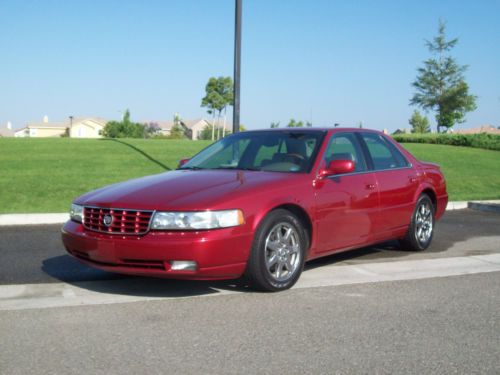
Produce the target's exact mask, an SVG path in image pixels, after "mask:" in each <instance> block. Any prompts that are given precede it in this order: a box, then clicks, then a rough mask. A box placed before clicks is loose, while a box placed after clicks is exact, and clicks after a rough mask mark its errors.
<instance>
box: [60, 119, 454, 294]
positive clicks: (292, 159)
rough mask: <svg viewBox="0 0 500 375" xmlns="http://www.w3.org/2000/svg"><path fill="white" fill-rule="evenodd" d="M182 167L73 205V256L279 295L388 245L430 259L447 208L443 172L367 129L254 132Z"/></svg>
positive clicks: (67, 236) (69, 239)
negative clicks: (327, 260) (335, 262)
mask: <svg viewBox="0 0 500 375" xmlns="http://www.w3.org/2000/svg"><path fill="white" fill-rule="evenodd" d="M181 164H182V165H181V166H180V167H179V168H178V169H177V170H175V171H171V172H166V173H161V174H158V175H153V176H147V177H143V178H138V179H135V180H130V181H126V182H123V183H118V184H115V185H111V186H107V187H104V188H101V189H98V190H95V191H92V192H89V193H87V194H84V195H83V196H81V197H79V198H77V199H76V200H75V201H74V203H73V204H72V206H71V220H70V221H68V222H67V223H66V224H65V225H64V228H63V229H62V239H63V242H64V245H65V247H66V249H67V251H68V252H69V253H70V254H72V255H73V256H75V257H77V258H78V259H79V260H81V261H82V262H84V263H86V264H88V265H90V266H93V267H97V268H100V269H103V270H106V271H111V272H118V273H127V274H135V275H147V276H158V277H172V278H186V279H198V280H206V279H230V278H238V277H240V276H242V275H246V276H247V278H248V280H249V281H250V283H251V285H253V286H254V287H255V288H257V289H260V290H269V291H278V290H283V289H287V288H290V287H291V286H292V285H293V284H294V283H295V282H296V281H297V280H298V278H299V276H300V274H301V272H302V269H303V266H304V262H305V261H307V260H311V259H314V258H318V257H322V256H325V255H329V254H332V253H336V252H339V251H345V250H349V249H353V248H357V247H363V246H367V245H370V244H375V243H378V242H382V241H386V240H390V239H399V240H401V244H402V246H403V247H404V248H405V249H410V250H424V249H426V248H427V247H428V246H429V245H430V243H431V240H432V236H433V232H434V224H435V220H437V219H439V218H440V217H441V216H442V215H443V213H444V210H445V207H446V204H447V201H448V195H447V193H446V182H445V179H444V177H443V174H442V173H441V171H440V170H439V167H438V166H437V165H435V164H431V163H425V162H421V161H418V160H417V159H415V157H413V156H412V155H411V154H410V153H409V152H408V151H406V150H405V149H403V148H402V147H400V146H399V145H398V144H397V143H396V142H394V141H393V140H392V138H390V137H388V136H386V135H384V134H382V133H380V132H376V131H371V130H364V129H315V128H307V129H302V128H295V129H293V128H290V129H270V130H261V131H248V132H243V133H238V134H234V135H231V136H228V137H226V138H224V139H222V140H220V141H219V142H217V143H214V144H212V145H210V146H209V147H207V148H206V149H204V150H203V151H201V152H200V153H198V154H197V155H195V156H194V157H193V158H191V159H190V160H183V161H182V162H181Z"/></svg>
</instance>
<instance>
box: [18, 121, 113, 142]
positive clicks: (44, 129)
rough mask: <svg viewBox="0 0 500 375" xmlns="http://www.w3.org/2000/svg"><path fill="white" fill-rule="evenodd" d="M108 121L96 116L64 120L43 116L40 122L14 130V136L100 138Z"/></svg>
mask: <svg viewBox="0 0 500 375" xmlns="http://www.w3.org/2000/svg"><path fill="white" fill-rule="evenodd" d="M107 122H108V121H107V120H104V119H102V118H98V117H81V118H70V119H68V120H67V121H64V122H49V119H48V117H47V116H44V118H43V121H42V122H31V123H28V124H26V126H25V127H24V128H21V129H18V130H16V131H15V136H16V137H34V138H43V137H63V136H69V137H72V138H102V130H103V128H104V126H105V125H106V123H107Z"/></svg>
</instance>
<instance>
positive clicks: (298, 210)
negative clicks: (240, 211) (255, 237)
mask: <svg viewBox="0 0 500 375" xmlns="http://www.w3.org/2000/svg"><path fill="white" fill-rule="evenodd" d="M277 209H284V210H287V211H290V212H291V213H293V214H294V215H295V216H297V218H298V219H299V220H300V221H301V223H302V224H303V225H304V229H305V231H306V234H307V246H306V252H309V250H310V248H311V244H312V242H313V222H312V219H311V217H310V215H309V213H308V212H307V210H306V209H305V208H304V207H302V206H301V205H299V204H297V203H291V202H283V203H280V204H275V205H273V206H272V207H270V208H269V209H268V210H266V211H265V212H264V213H263V214H262V215H260V216H259V218H258V220H257V221H256V222H255V228H257V227H258V226H259V225H260V223H261V222H262V220H263V219H264V218H265V217H266V216H267V215H268V214H269V213H271V212H272V211H275V210H277Z"/></svg>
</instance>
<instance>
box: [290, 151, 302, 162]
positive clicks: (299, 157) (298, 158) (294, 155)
mask: <svg viewBox="0 0 500 375" xmlns="http://www.w3.org/2000/svg"><path fill="white" fill-rule="evenodd" d="M286 156H291V157H292V158H295V159H297V160H298V162H299V163H302V162H303V161H304V159H305V158H304V155H301V154H296V153H293V154H286Z"/></svg>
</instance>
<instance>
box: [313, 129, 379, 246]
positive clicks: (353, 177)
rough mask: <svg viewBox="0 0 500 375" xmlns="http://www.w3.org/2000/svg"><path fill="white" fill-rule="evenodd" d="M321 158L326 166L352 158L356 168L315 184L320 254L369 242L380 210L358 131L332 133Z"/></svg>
mask: <svg viewBox="0 0 500 375" xmlns="http://www.w3.org/2000/svg"><path fill="white" fill-rule="evenodd" d="M322 157H323V161H322V162H323V163H324V165H326V164H328V163H329V162H330V161H332V160H335V159H337V160H345V159H347V160H352V161H354V163H355V166H356V170H355V172H354V173H349V174H344V175H335V176H331V177H328V178H325V179H322V180H319V181H318V183H317V184H316V192H315V194H316V218H317V243H316V248H317V251H318V252H319V253H322V252H328V251H332V250H336V249H342V248H347V247H353V246H355V245H358V244H361V243H364V242H365V241H367V238H369V237H370V236H371V233H372V230H373V225H374V221H375V219H376V215H377V213H378V190H377V181H376V179H375V175H374V173H373V172H372V171H370V170H369V169H368V165H367V163H366V160H365V156H364V153H363V149H362V147H361V145H360V143H359V140H358V139H357V137H356V136H355V134H354V133H352V132H341V133H335V134H333V135H332V136H331V138H330V140H329V143H328V146H327V148H326V150H325V153H324V155H323V156H322Z"/></svg>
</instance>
